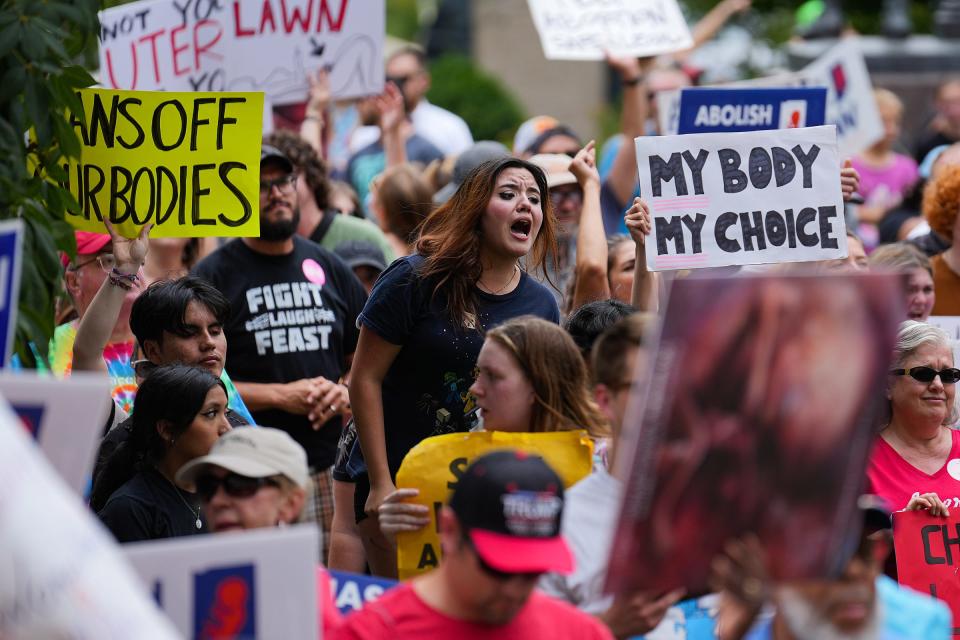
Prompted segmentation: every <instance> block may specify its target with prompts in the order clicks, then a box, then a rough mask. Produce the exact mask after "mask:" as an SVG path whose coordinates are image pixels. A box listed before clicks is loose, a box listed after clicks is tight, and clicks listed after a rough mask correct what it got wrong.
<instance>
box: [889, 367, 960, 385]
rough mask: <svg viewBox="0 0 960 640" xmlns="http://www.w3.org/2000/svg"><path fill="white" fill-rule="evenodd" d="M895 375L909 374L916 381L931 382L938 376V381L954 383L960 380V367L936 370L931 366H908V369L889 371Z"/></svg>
mask: <svg viewBox="0 0 960 640" xmlns="http://www.w3.org/2000/svg"><path fill="white" fill-rule="evenodd" d="M890 373H891V374H892V375H895V376H910V377H911V378H913V379H914V380H916V381H917V382H933V379H934V378H936V377H937V376H940V382H942V383H943V384H956V383H957V381H960V369H954V368H953V367H950V368H947V369H941V370H940V371H937V370H936V369H933V368H931V367H910V368H909V369H894V370H893V371H891V372H890Z"/></svg>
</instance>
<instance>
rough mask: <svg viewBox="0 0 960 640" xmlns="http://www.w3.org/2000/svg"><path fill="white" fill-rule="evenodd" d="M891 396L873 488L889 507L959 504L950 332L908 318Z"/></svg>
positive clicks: (936, 510)
mask: <svg viewBox="0 0 960 640" xmlns="http://www.w3.org/2000/svg"><path fill="white" fill-rule="evenodd" d="M893 356H894V357H893V365H892V367H891V369H890V382H889V386H888V387H887V391H886V396H887V400H888V402H889V408H890V419H889V421H888V422H887V424H886V425H885V426H884V428H883V430H882V431H880V435H879V436H877V440H876V444H875V445H874V449H873V453H872V455H871V456H870V464H869V467H868V468H867V478H868V480H869V487H868V490H869V491H871V492H872V493H875V494H877V495H879V496H881V497H882V498H884V499H885V500H886V501H887V502H888V503H889V504H890V508H891V509H894V510H899V509H903V508H907V509H929V510H930V512H931V513H933V514H934V515H937V514H940V515H947V514H948V513H949V509H950V508H960V431H957V430H955V429H952V428H951V426H952V425H954V424H956V423H957V419H958V417H960V412H958V409H957V405H956V390H957V382H958V381H960V369H957V368H955V366H954V361H953V350H952V349H951V347H950V340H949V338H948V336H947V334H946V333H945V332H944V331H943V329H940V328H939V327H934V326H932V325H929V324H926V323H923V322H914V321H913V320H907V321H906V322H904V323H903V324H901V325H900V331H899V333H898V334H897V343H896V347H895V348H894V353H893Z"/></svg>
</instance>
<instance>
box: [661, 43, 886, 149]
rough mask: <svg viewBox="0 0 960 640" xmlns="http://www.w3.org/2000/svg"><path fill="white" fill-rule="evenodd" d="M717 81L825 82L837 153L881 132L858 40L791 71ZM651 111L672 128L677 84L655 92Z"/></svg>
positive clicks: (792, 84)
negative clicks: (673, 88) (744, 78)
mask: <svg viewBox="0 0 960 640" xmlns="http://www.w3.org/2000/svg"><path fill="white" fill-rule="evenodd" d="M717 86H723V87H803V86H806V87H826V88H827V114H826V123H827V124H832V125H835V126H836V127H837V145H838V147H839V149H840V153H841V154H842V155H843V157H845V158H846V157H849V156H852V155H856V154H858V153H860V152H861V151H863V150H864V149H866V148H867V147H869V146H870V145H872V144H873V143H875V142H876V141H877V140H879V139H880V138H881V137H883V122H881V120H880V112H879V111H878V110H877V103H876V100H874V98H873V85H872V84H871V83H870V74H869V72H868V71H867V64H866V62H864V59H863V54H862V53H861V51H860V46H859V45H858V44H857V41H856V40H855V39H851V38H847V39H844V40H843V41H842V42H841V43H840V44H838V45H837V46H835V47H833V48H832V49H830V50H829V51H827V52H826V53H824V54H823V55H822V56H820V57H819V58H818V59H817V60H815V61H813V62H812V63H810V64H809V65H808V66H806V67H805V68H803V69H802V70H800V71H797V72H795V73H785V74H779V75H775V76H768V77H765V78H755V79H753V80H744V81H741V82H733V83H730V84H725V85H717ZM656 100H657V114H658V122H659V125H660V131H661V133H663V134H664V135H674V134H676V133H677V124H678V116H679V113H680V90H679V89H677V90H669V91H661V92H659V93H657V97H656Z"/></svg>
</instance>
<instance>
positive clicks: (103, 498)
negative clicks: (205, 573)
mask: <svg viewBox="0 0 960 640" xmlns="http://www.w3.org/2000/svg"><path fill="white" fill-rule="evenodd" d="M226 410H227V391H226V388H225V387H224V384H223V382H221V381H220V380H219V379H218V378H215V377H214V376H213V375H212V374H211V373H210V372H208V371H206V370H204V369H199V368H196V367H187V366H184V365H172V366H163V367H157V368H156V369H155V370H154V371H152V372H151V373H150V374H149V375H148V376H147V378H146V380H144V381H143V384H141V385H140V388H139V389H138V391H137V397H136V399H135V400H134V405H133V428H132V430H131V433H130V437H129V439H128V440H126V441H125V442H124V443H123V444H121V445H120V446H119V447H118V448H117V449H116V450H115V451H114V452H113V453H112V454H111V455H110V457H109V458H108V459H107V461H106V463H105V465H104V469H103V472H102V473H101V474H100V476H99V477H98V478H97V481H96V483H95V484H94V487H93V494H92V495H91V497H90V506H91V508H92V509H93V510H94V511H96V512H97V515H98V516H99V517H100V519H101V520H102V521H103V523H104V524H105V525H106V526H107V528H108V529H110V531H111V533H113V535H114V536H115V537H116V539H117V540H118V541H119V542H136V541H139V540H157V539H160V538H172V537H176V536H185V535H193V534H197V533H201V532H203V531H204V530H205V529H206V527H205V525H204V522H203V518H202V517H201V512H200V506H199V504H198V502H197V498H196V496H195V495H194V494H193V493H190V492H188V491H185V490H184V489H183V488H181V487H179V486H177V484H176V483H175V482H174V478H175V477H176V473H177V471H178V470H179V469H180V467H182V466H183V465H184V464H186V463H187V462H189V461H190V460H193V459H194V458H198V457H200V456H202V455H206V454H207V453H208V452H209V451H210V447H211V446H213V443H214V442H216V441H217V438H219V437H220V436H221V435H223V434H224V433H226V432H227V431H229V430H230V423H229V422H228V421H227V418H226Z"/></svg>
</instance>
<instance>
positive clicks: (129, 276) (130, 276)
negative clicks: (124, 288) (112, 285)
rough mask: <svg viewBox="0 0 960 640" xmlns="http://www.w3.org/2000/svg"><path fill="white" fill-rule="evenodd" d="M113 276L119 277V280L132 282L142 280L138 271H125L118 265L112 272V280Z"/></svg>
mask: <svg viewBox="0 0 960 640" xmlns="http://www.w3.org/2000/svg"><path fill="white" fill-rule="evenodd" d="M113 278H117V279H118V280H126V281H127V282H129V283H130V284H133V283H134V282H138V281H139V280H140V276H138V275H137V274H136V273H124V272H123V271H120V270H119V269H117V268H116V267H114V268H113V271H111V272H110V279H111V280H112V279H113Z"/></svg>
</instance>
